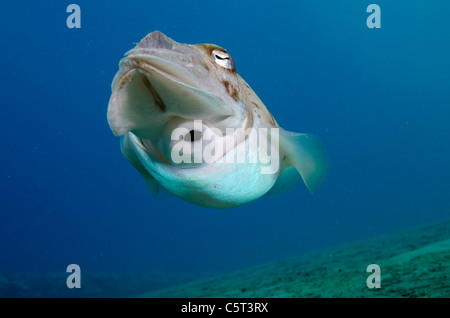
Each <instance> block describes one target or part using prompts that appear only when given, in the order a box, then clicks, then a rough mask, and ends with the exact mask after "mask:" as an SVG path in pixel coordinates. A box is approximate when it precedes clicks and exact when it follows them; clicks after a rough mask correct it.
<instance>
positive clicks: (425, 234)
mask: <svg viewBox="0 0 450 318" xmlns="http://www.w3.org/2000/svg"><path fill="white" fill-rule="evenodd" d="M369 264H377V265H379V267H380V274H381V275H380V278H381V280H380V281H381V283H380V288H372V289H371V288H368V287H367V279H368V277H369V276H370V275H371V274H372V272H370V273H368V272H367V266H368V265H369ZM371 281H373V280H372V279H371ZM141 296H143V297H173V298H178V297H218V298H222V297H230V298H235V297H250V298H252V297H282V298H291V297H450V220H446V221H443V222H440V223H437V224H433V225H427V226H422V227H420V228H415V229H411V230H406V231H401V232H396V233H393V234H389V235H383V236H378V237H373V238H371V239H366V240H362V241H357V242H352V243H349V244H345V245H341V246H337V247H333V248H327V249H323V250H319V251H315V252H312V253H308V254H303V255H299V256H297V257H294V258H290V259H286V260H283V261H277V262H272V263H270V264H265V265H262V266H257V267H252V268H248V269H245V270H240V271H236V272H233V273H229V274H227V275H223V276H218V277H214V278H209V279H205V280H202V281H196V282H191V283H188V284H184V285H181V286H178V287H173V288H167V289H163V290H159V291H154V292H150V293H144V294H143V295H141Z"/></svg>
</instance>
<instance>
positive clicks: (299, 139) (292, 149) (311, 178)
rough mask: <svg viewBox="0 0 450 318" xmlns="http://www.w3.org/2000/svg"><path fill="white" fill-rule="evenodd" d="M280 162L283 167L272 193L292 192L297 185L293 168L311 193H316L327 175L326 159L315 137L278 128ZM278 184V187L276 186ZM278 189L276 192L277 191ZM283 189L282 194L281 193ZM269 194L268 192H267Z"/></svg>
mask: <svg viewBox="0 0 450 318" xmlns="http://www.w3.org/2000/svg"><path fill="white" fill-rule="evenodd" d="M280 161H281V164H282V165H285V167H286V168H285V169H284V170H283V171H282V173H281V175H280V177H279V180H280V184H278V181H277V182H276V183H275V186H277V187H275V186H274V193H276V191H278V192H280V194H281V193H284V192H287V191H290V190H292V189H293V188H294V187H295V186H296V185H297V184H298V178H297V179H296V178H295V173H294V172H295V171H292V170H290V169H289V167H290V166H291V167H294V168H295V169H296V170H297V172H298V173H299V174H300V176H301V178H302V179H303V182H304V183H305V185H306V187H307V188H308V189H309V191H310V192H311V193H314V192H316V191H317V190H318V189H319V188H320V186H321V185H322V183H323V182H324V181H325V179H326V177H327V175H328V157H327V154H326V152H325V148H324V146H323V143H322V141H321V140H320V138H319V137H318V136H316V135H311V134H299V133H294V132H290V131H286V130H284V129H281V128H280ZM277 184H278V185H277ZM277 188H278V190H277ZM283 189H284V192H281V191H282V190H283ZM269 193H270V191H269Z"/></svg>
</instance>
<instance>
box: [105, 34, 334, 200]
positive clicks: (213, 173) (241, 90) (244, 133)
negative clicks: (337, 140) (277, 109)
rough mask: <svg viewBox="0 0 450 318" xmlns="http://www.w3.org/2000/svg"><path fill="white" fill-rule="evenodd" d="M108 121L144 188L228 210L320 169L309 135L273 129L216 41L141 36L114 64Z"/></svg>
mask: <svg viewBox="0 0 450 318" xmlns="http://www.w3.org/2000/svg"><path fill="white" fill-rule="evenodd" d="M107 119H108V123H109V126H110V127H111V130H112V131H113V133H114V135H115V136H120V137H121V139H120V140H121V143H120V144H121V150H122V153H123V155H124V156H125V158H126V159H127V160H128V161H129V162H130V163H131V164H132V165H133V166H134V167H135V168H136V169H137V171H139V173H140V174H141V175H142V177H143V178H144V179H145V181H146V183H147V186H148V188H149V190H150V192H151V193H152V194H153V195H154V196H157V195H159V194H160V193H162V192H165V193H169V194H173V195H175V196H178V197H180V198H181V199H183V200H185V201H188V202H190V203H193V204H196V205H199V206H203V207H209V208H230V207H236V206H240V205H243V204H246V203H249V202H251V201H253V200H256V199H257V198H259V197H261V196H264V195H266V196H277V195H281V194H284V193H286V192H289V191H291V190H292V189H294V188H295V187H297V186H298V185H299V184H300V183H301V181H302V180H303V182H304V184H305V185H306V187H307V188H308V189H309V190H310V192H312V193H314V192H315V191H317V189H318V188H319V187H320V185H321V184H322V182H323V180H324V179H325V176H326V174H327V170H328V169H327V156H326V153H325V150H324V146H323V144H322V142H321V140H320V139H319V137H317V136H316V135H312V134H300V133H294V132H289V131H286V130H284V129H282V128H280V127H279V126H278V124H277V122H276V121H275V119H274V118H273V116H272V115H271V114H270V112H269V111H268V110H267V108H266V107H265V106H264V104H263V103H262V101H261V100H260V99H259V98H258V96H257V95H256V94H255V92H254V91H253V90H252V89H251V88H250V86H249V85H248V84H247V83H246V82H245V81H244V79H242V78H241V77H240V76H239V75H238V73H237V72H236V67H235V63H234V61H233V59H232V57H231V55H230V54H229V53H228V51H227V50H225V49H224V48H222V47H219V46H217V45H213V44H195V45H191V44H183V43H178V42H176V41H174V40H172V39H170V38H169V37H167V36H165V35H164V34H162V33H161V32H159V31H155V32H153V33H150V34H148V35H147V36H146V37H145V38H143V39H142V40H141V41H140V42H139V43H138V44H137V46H136V47H135V48H133V49H132V50H130V51H129V52H127V53H126V55H125V57H124V58H123V59H122V60H121V61H120V64H119V71H118V73H117V74H116V76H115V77H114V80H113V83H112V94H111V98H110V101H109V105H108V112H107Z"/></svg>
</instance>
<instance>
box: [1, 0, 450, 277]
mask: <svg viewBox="0 0 450 318" xmlns="http://www.w3.org/2000/svg"><path fill="white" fill-rule="evenodd" d="M70 3H71V2H70V1H39V2H36V1H33V2H32V1H21V2H20V3H18V2H17V3H16V2H15V3H13V2H8V3H5V4H2V6H1V10H0V30H1V31H0V32H1V33H0V34H1V40H0V48H1V50H0V59H1V76H0V96H1V102H0V103H1V114H2V116H1V119H2V120H1V123H2V124H1V125H0V132H1V137H2V144H1V145H2V146H1V149H2V150H1V151H2V152H1V154H2V156H1V165H0V178H1V181H0V197H1V210H0V211H1V212H0V272H24V271H27V272H42V271H43V272H65V269H66V267H67V265H68V264H71V263H76V264H79V265H80V266H81V268H82V270H89V271H106V272H112V273H114V272H124V271H128V272H133V271H156V272H171V273H179V274H181V275H183V274H184V273H187V274H194V275H202V274H212V273H217V272H222V271H228V270H232V269H237V268H241V267H245V266H249V265H253V264H258V263H262V262H266V261H271V260H276V259H280V258H283V257H287V256H292V255H295V254H297V253H301V252H304V251H310V250H314V249H317V248H320V247H326V246H330V245H336V244H339V243H343V242H349V241H353V240H357V239H360V238H364V237H369V236H374V235H377V234H381V233H387V232H392V231H397V230H400V229H404V228H408V227H413V226H417V225H421V224H427V223H432V222H435V221H439V220H442V219H444V218H447V217H448V216H450V198H449V195H450V191H449V190H450V168H449V162H450V143H449V140H448V138H449V136H450V25H449V22H448V12H449V10H450V3H449V2H448V1H444V0H443V1H437V0H434V1H425V0H421V1H406V0H401V1H400V0H399V1H395V3H393V2H392V1H381V0H379V1H377V2H376V3H377V4H379V5H380V7H381V10H382V21H381V23H382V28H381V29H369V28H367V26H366V18H367V16H368V15H369V14H368V13H366V7H367V5H368V4H370V3H371V2H370V1H350V0H345V1H344V0H340V1H323V0H321V1H289V2H288V1H286V2H283V1H261V0H259V1H219V0H218V1H195V2H191V1H132V0H129V1H100V0H97V1H87V0H76V1H74V3H77V4H79V5H80V7H81V11H82V13H81V14H82V22H81V23H82V28H81V29H68V28H67V27H66V18H67V16H68V13H66V7H67V6H68V5H69V4H70ZM154 30H160V31H162V32H164V33H165V34H166V35H168V36H169V37H171V38H173V39H174V40H176V41H179V42H183V43H208V42H209V43H214V44H218V45H220V46H222V47H225V48H226V49H228V51H229V52H230V53H231V54H232V56H233V59H234V61H235V63H236V67H237V70H238V73H239V74H240V75H241V76H242V77H243V78H244V79H245V80H246V81H247V82H248V83H249V84H250V86H251V87H252V88H253V89H254V91H255V92H256V93H257V94H258V95H259V97H260V98H261V99H262V101H263V102H264V103H265V104H266V106H267V107H268V109H269V110H270V111H271V112H272V114H273V115H274V117H275V118H276V119H277V121H278V123H279V124H280V125H281V126H282V127H283V128H285V129H287V130H291V131H297V132H303V133H315V134H318V135H320V136H321V137H322V138H323V140H324V142H325V143H326V148H327V151H328V153H329V157H330V162H331V169H330V176H329V179H328V182H327V183H326V184H325V185H324V187H323V188H322V189H321V190H320V191H319V192H318V193H317V194H315V195H310V194H309V192H308V191H307V190H306V188H305V187H304V186H301V187H299V188H298V189H296V190H295V191H293V192H291V193H290V194H288V195H286V196H283V197H279V198H262V199H260V200H257V201H255V202H253V203H251V204H249V205H246V206H243V207H240V208H235V209H229V210H209V209H205V208H200V207H196V206H193V205H190V204H188V203H185V202H184V201H181V200H180V199H171V200H162V201H154V200H152V198H151V196H150V194H149V193H148V190H147V188H146V185H145V183H144V181H143V180H142V179H141V177H140V176H139V174H138V173H137V172H136V171H135V170H134V168H133V167H132V166H131V165H130V164H129V163H128V162H127V161H126V160H125V159H124V158H123V156H122V155H121V153H120V149H119V140H118V138H116V137H114V136H113V135H112V133H111V131H110V129H109V127H108V125H107V122H106V108H107V104H108V100H109V96H110V93H111V88H110V85H111V82H112V79H113V77H114V74H115V73H116V71H117V70H118V63H119V60H120V59H121V57H122V56H123V54H124V53H125V52H126V51H127V50H129V49H131V48H132V47H133V46H134V44H135V43H137V42H139V41H140V39H141V38H143V37H144V36H145V35H146V34H147V33H148V32H152V31H154Z"/></svg>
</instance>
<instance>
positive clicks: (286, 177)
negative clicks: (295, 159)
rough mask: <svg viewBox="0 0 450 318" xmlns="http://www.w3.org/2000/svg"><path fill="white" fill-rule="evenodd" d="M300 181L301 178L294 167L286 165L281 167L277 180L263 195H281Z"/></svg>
mask: <svg viewBox="0 0 450 318" xmlns="http://www.w3.org/2000/svg"><path fill="white" fill-rule="evenodd" d="M301 182H302V178H301V177H300V174H299V173H298V171H297V169H295V167H292V166H291V167H287V168H285V169H283V171H282V172H281V174H280V175H279V176H278V179H277V181H276V182H275V184H274V185H273V186H272V188H271V189H270V190H269V192H267V193H266V194H265V195H266V196H268V197H276V196H279V195H283V194H285V193H288V192H290V191H291V190H293V189H295V188H296V187H297V186H298V185H299V184H300V183H301Z"/></svg>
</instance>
